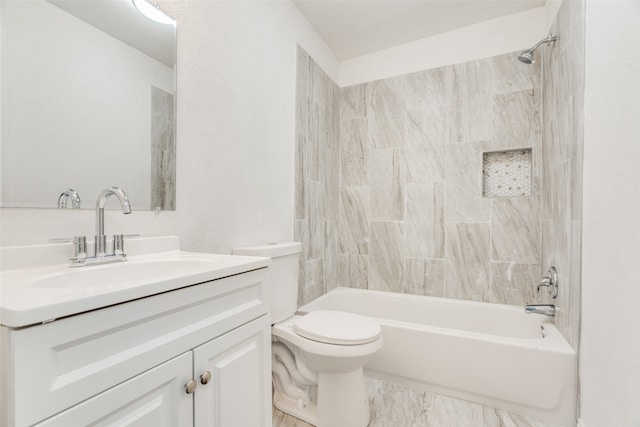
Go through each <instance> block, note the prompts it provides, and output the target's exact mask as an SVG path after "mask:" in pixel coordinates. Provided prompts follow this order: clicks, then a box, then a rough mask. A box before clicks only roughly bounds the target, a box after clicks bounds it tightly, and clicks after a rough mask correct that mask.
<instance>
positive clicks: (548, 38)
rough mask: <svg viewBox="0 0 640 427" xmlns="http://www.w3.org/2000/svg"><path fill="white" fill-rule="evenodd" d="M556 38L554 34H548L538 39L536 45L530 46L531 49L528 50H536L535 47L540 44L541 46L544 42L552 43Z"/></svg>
mask: <svg viewBox="0 0 640 427" xmlns="http://www.w3.org/2000/svg"><path fill="white" fill-rule="evenodd" d="M557 39H558V38H557V37H556V36H548V37H547V38H546V39H542V40H540V41H539V42H538V43H536V45H535V46H534V47H532V48H531V49H529V50H528V51H529V52H533V51H534V50H536V49H537V48H539V47H540V46H542V45H543V44H545V43H553V42H555V41H556V40H557Z"/></svg>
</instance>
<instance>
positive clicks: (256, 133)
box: [0, 0, 338, 252]
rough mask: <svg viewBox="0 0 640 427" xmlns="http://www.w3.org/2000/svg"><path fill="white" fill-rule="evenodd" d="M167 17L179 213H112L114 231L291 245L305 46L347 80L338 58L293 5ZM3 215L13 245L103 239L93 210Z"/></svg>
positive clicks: (181, 0)
mask: <svg viewBox="0 0 640 427" xmlns="http://www.w3.org/2000/svg"><path fill="white" fill-rule="evenodd" d="M162 8H163V9H165V10H166V11H167V12H168V13H169V14H170V15H172V16H173V17H175V18H176V19H177V21H178V71H177V87H178V89H177V91H178V92H177V93H178V95H177V149H178V153H177V157H178V165H177V169H178V170H177V185H178V189H177V211H176V212H161V213H159V214H156V213H154V212H140V211H137V212H136V211H134V213H133V214H131V215H127V216H124V215H121V214H118V213H117V212H115V211H114V212H109V213H108V216H107V219H106V223H107V228H108V230H107V231H108V232H109V233H112V232H115V231H123V232H125V233H135V232H139V233H142V234H144V235H146V236H151V235H167V234H177V233H178V231H179V234H180V237H181V241H182V246H183V248H185V249H188V250H199V251H208V252H216V251H218V252H230V250H231V249H232V248H233V247H234V246H238V245H246V244H251V243H255V242H265V241H270V240H286V239H292V238H293V200H294V196H293V176H294V175H293V174H294V162H293V152H294V131H295V130H294V117H295V116H294V91H295V60H296V43H298V44H300V45H301V46H302V47H303V48H304V49H305V50H306V51H307V52H309V53H310V54H311V55H312V56H313V57H314V59H315V60H316V62H318V63H319V64H320V66H321V67H322V68H323V70H324V71H325V72H326V73H327V74H328V75H329V76H330V77H331V78H332V79H333V80H334V81H337V80H338V62H337V60H336V59H335V56H334V55H333V53H331V51H330V50H329V49H328V48H327V47H326V45H325V44H324V42H323V41H322V40H321V38H320V37H319V36H318V35H317V34H316V33H315V31H314V30H313V28H312V27H311V26H310V25H309V24H308V23H307V21H306V20H305V19H304V18H303V17H302V15H301V14H300V12H299V11H298V10H297V8H296V7H295V6H294V5H293V4H292V3H291V2H289V1H279V2H215V1H211V2H205V1H200V2H194V1H188V0H169V1H164V2H162ZM96 197H97V195H96ZM0 215H1V217H0V244H2V245H17V244H33V243H45V242H47V241H48V239H49V238H51V237H58V236H67V235H73V234H86V235H89V236H91V235H93V221H94V220H93V212H91V211H83V212H71V210H67V211H66V212H58V211H56V210H45V209H2V210H0ZM178 224H180V226H178ZM109 230H112V231H109Z"/></svg>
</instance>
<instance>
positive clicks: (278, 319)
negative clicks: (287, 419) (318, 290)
mask: <svg viewBox="0 0 640 427" xmlns="http://www.w3.org/2000/svg"><path fill="white" fill-rule="evenodd" d="M300 250H301V246H300V243H298V242H286V243H273V244H266V245H259V246H251V247H243V248H238V249H234V251H233V254H234V255H250V256H263V257H271V259H272V264H271V266H270V267H269V272H268V274H267V279H266V280H267V281H268V286H267V289H269V292H270V294H271V298H270V302H271V316H272V322H273V326H272V327H271V334H272V335H271V337H272V349H271V356H272V368H271V370H272V380H273V387H274V393H273V404H274V406H275V407H276V408H278V409H279V410H281V411H282V412H285V413H287V414H290V415H292V416H294V417H296V418H299V419H301V420H303V421H306V422H307V423H309V424H313V425H315V426H318V427H365V426H366V425H367V424H369V418H370V417H369V415H370V414H369V402H368V400H367V394H366V389H365V383H364V375H363V372H362V367H363V366H364V364H365V363H366V362H367V360H369V358H370V357H371V356H372V355H373V354H374V353H375V352H376V351H378V350H379V349H380V348H382V337H381V329H380V325H379V324H378V323H377V322H375V321H374V320H372V319H370V318H367V317H364V316H359V315H356V314H352V313H345V312H340V311H329V310H318V311H312V312H310V313H307V314H303V315H299V314H296V309H297V303H298V269H299V264H298V262H299V258H300Z"/></svg>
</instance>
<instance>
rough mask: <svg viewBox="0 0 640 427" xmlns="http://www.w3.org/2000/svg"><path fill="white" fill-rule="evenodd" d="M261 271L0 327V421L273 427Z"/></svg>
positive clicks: (267, 318) (14, 423)
mask: <svg viewBox="0 0 640 427" xmlns="http://www.w3.org/2000/svg"><path fill="white" fill-rule="evenodd" d="M265 271H266V269H264V268H263V269H259V270H254V271H250V272H247V273H243V274H238V275H235V276H231V277H226V278H222V279H218V280H214V281H210V282H205V283H200V284H194V285H192V286H189V287H186V288H182V289H178V290H175V291H171V292H165V293H162V294H158V295H154V296H149V297H146V298H141V299H138V300H135V301H130V302H127V303H123V304H118V305H115V306H111V307H106V308H103V309H99V310H94V311H91V312H87V313H83V314H78V315H75V316H70V317H66V318H63V319H58V320H55V321H53V322H50V323H45V324H41V325H35V326H30V327H25V328H17V329H12V328H5V327H3V328H2V337H1V339H2V344H3V349H2V355H3V358H6V360H4V361H3V363H2V366H3V380H2V385H3V393H4V394H6V396H7V397H8V398H6V399H5V398H4V396H3V400H4V403H3V408H2V409H3V411H6V412H5V416H4V420H3V421H4V423H5V424H6V425H7V426H18V427H21V426H31V425H38V426H47V427H50V426H65V427H67V426H75V425H100V426H103V425H104V426H110V425H118V426H134V425H135V426H151V425H152V426H154V427H155V426H172V427H173V426H178V427H182V426H196V427H200V426H203V427H204V426H221V427H233V426H243V427H244V426H265V427H266V426H267V425H271V404H270V393H271V381H270V372H271V359H270V316H269V314H268V312H269V307H268V298H267V296H266V290H265V288H264V285H263V278H264V274H265ZM209 375H210V378H209ZM201 377H202V378H206V379H208V381H206V380H203V379H202V378H201ZM191 380H194V382H195V384H196V387H195V389H194V390H193V392H192V393H187V392H186V389H185V386H186V385H187V383H188V382H189V381H191ZM203 382H206V384H203Z"/></svg>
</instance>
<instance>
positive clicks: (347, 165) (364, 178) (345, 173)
mask: <svg viewBox="0 0 640 427" xmlns="http://www.w3.org/2000/svg"><path fill="white" fill-rule="evenodd" d="M340 141H341V143H340V177H341V185H343V186H351V185H366V184H367V183H368V174H367V168H368V161H369V132H368V128H367V119H366V118H362V119H354V120H343V121H342V122H340Z"/></svg>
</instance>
